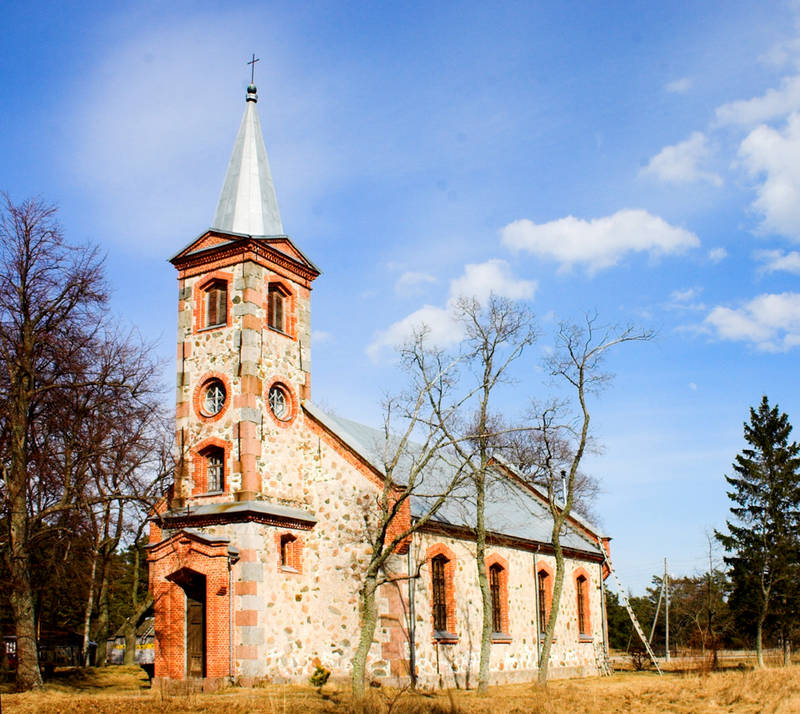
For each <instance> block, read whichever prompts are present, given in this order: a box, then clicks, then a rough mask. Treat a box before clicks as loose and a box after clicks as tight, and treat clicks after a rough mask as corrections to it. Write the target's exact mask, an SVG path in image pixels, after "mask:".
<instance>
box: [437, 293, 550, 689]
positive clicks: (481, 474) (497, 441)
mask: <svg viewBox="0 0 800 714" xmlns="http://www.w3.org/2000/svg"><path fill="white" fill-rule="evenodd" d="M456 317H457V319H458V320H459V322H460V323H461V324H462V325H463V327H464V330H465V338H464V341H463V342H462V345H461V349H462V360H463V362H464V364H465V365H467V367H468V368H469V371H470V372H471V374H472V377H473V384H472V385H471V386H470V387H468V388H467V389H466V390H465V392H466V394H467V395H468V397H467V398H466V399H465V400H463V401H462V403H461V405H462V409H463V406H464V405H466V406H469V407H471V408H472V409H473V412H472V414H471V416H470V419H469V421H468V422H467V425H466V426H465V425H464V420H463V419H462V420H461V422H459V421H457V420H456V419H454V418H453V414H452V412H445V411H443V410H442V409H441V408H440V406H439V405H437V404H434V403H432V404H431V406H432V414H433V417H434V418H435V419H436V422H435V424H436V426H437V427H438V429H439V430H440V431H441V432H442V433H443V434H444V435H445V436H446V437H447V438H448V440H449V442H450V445H451V448H452V449H453V450H454V452H455V453H456V455H457V456H458V459H459V464H460V468H461V469H463V470H464V472H465V474H466V475H467V476H468V478H469V479H470V482H471V484H472V487H473V489H474V498H475V510H474V517H475V523H474V528H475V564H476V566H477V570H478V585H479V587H480V591H481V605H482V625H481V649H480V659H479V665H478V691H479V692H486V691H487V690H488V688H489V657H490V654H491V647H492V630H493V623H492V594H491V589H490V587H489V579H488V577H487V573H486V499H487V489H488V487H489V485H490V481H491V479H493V478H497V477H498V475H497V471H496V469H495V468H494V467H493V465H492V464H493V456H494V453H495V451H496V450H497V449H498V448H500V446H501V444H502V443H503V438H504V436H506V435H507V434H508V433H509V431H508V430H506V429H505V428H504V427H503V426H502V420H500V419H499V418H498V417H497V415H496V414H495V413H493V396H494V394H495V390H496V388H497V387H498V385H501V384H504V383H508V382H509V381H511V378H510V375H509V369H510V367H511V365H512V364H513V363H514V362H515V361H516V360H517V359H518V358H519V357H520V356H521V355H522V353H523V352H524V351H525V349H526V348H527V347H529V346H530V345H531V344H532V343H533V341H534V340H535V339H536V331H535V329H534V323H533V315H532V314H531V313H530V311H529V310H528V309H527V308H526V307H524V306H523V305H520V304H518V303H515V302H513V301H511V300H508V299H507V298H502V297H499V296H497V295H494V294H492V295H490V297H489V299H488V300H487V301H486V303H485V305H482V304H481V303H480V302H479V301H478V300H476V299H474V298H461V299H459V300H458V302H457V303H456ZM459 427H460V428H459ZM512 431H513V430H512Z"/></svg>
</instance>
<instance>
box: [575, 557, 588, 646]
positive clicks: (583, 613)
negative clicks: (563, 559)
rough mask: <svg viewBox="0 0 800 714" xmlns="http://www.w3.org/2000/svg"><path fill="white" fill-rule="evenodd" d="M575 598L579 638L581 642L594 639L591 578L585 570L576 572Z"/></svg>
mask: <svg viewBox="0 0 800 714" xmlns="http://www.w3.org/2000/svg"><path fill="white" fill-rule="evenodd" d="M575 598H576V606H577V612H578V636H579V637H580V639H581V640H589V639H591V637H592V624H591V616H590V613H589V607H590V605H589V577H588V575H587V573H586V571H585V570H584V569H583V568H579V569H578V571H577V572H576V576H575Z"/></svg>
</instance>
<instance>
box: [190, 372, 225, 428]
mask: <svg viewBox="0 0 800 714" xmlns="http://www.w3.org/2000/svg"><path fill="white" fill-rule="evenodd" d="M212 379H218V380H219V381H220V382H222V384H223V385H224V387H225V404H223V405H222V409H220V410H219V412H218V413H217V414H213V415H211V416H208V415H206V414H204V413H203V409H202V403H203V389H204V388H205V386H206V385H207V384H208V383H209V382H210V381H211V380H212ZM232 401H233V393H232V391H231V383H230V382H229V381H228V377H227V376H225V375H224V374H223V373H222V372H206V373H205V374H204V375H203V376H202V377H201V379H200V381H199V382H198V384H197V386H196V387H195V388H194V395H193V397H192V405H193V406H194V412H195V414H197V416H198V417H200V419H202V420H203V421H204V422H213V421H217V420H218V419H222V417H223V415H224V414H225V412H226V411H227V410H228V405H229V404H230V403H231V402H232Z"/></svg>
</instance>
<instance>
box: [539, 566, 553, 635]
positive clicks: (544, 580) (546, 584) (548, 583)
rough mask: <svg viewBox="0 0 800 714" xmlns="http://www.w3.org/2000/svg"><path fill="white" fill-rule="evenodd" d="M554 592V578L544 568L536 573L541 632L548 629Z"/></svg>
mask: <svg viewBox="0 0 800 714" xmlns="http://www.w3.org/2000/svg"><path fill="white" fill-rule="evenodd" d="M552 592H553V581H552V576H551V575H550V573H548V572H547V571H546V570H545V569H544V568H541V569H540V570H539V572H538V573H536V594H537V600H538V605H539V631H540V632H544V631H545V630H546V629H547V620H548V618H549V617H550V602H551V598H552Z"/></svg>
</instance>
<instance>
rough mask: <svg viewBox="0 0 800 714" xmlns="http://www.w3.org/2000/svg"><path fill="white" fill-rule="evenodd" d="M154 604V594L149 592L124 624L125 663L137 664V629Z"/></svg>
mask: <svg viewBox="0 0 800 714" xmlns="http://www.w3.org/2000/svg"><path fill="white" fill-rule="evenodd" d="M152 606H153V596H152V594H151V593H147V597H146V598H145V599H144V600H142V602H141V603H139V604H138V605H137V606H136V610H135V611H134V612H133V614H132V615H131V616H130V617H128V618H127V619H126V620H125V622H124V623H123V625H122V632H123V633H124V635H125V657H124V661H123V664H136V630H137V629H138V628H139V625H141V624H142V621H143V620H144V616H145V613H146V612H147V611H148V610H149V609H150V608H151V607H152Z"/></svg>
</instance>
